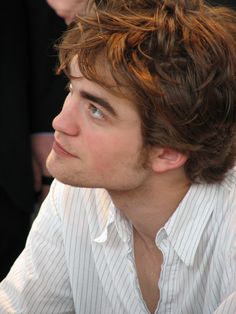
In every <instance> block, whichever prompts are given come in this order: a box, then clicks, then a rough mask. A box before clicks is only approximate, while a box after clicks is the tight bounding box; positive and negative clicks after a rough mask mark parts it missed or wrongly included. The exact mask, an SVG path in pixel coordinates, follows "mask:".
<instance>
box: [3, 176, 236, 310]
mask: <svg viewBox="0 0 236 314" xmlns="http://www.w3.org/2000/svg"><path fill="white" fill-rule="evenodd" d="M156 245H157V246H158V248H159V249H160V250H161V251H162V253H163V265H162V269H161V275H160V279H159V283H157V284H159V288H160V300H159V303H158V306H157V309H156V312H155V313H158V314H169V313H172V314H180V313H183V314H210V313H217V314H219V313H222V314H235V313H236V292H235V291H236V175H235V173H234V172H233V171H231V172H230V173H229V175H228V176H227V178H226V179H225V180H224V181H223V182H222V183H221V184H212V185H192V186H191V188H190V189H189V191H188V193H187V194H186V196H185V197H184V199H183V200H182V202H181V203H180V205H179V206H178V208H177V209H176V211H175V212H174V214H173V215H172V216H171V217H170V219H169V220H168V222H167V223H166V225H165V226H164V227H163V228H162V229H161V230H159V232H158V233H157V235H156ZM0 313H2V314H6V313H30V314H38V313H45V314H51V313H55V314H59V313H77V314H123V313H124V314H126V313H127V314H141V313H142V314H144V313H148V310H147V307H146V305H145V303H144V301H143V299H142V296H141V292H140V288H139V284H138V279H137V274H136V270H135V264H134V258H133V243H132V226H131V225H130V223H129V222H128V221H127V220H126V219H125V218H124V217H123V215H122V214H121V213H120V212H119V211H118V210H116V209H115V207H114V205H113V203H112V201H111V199H110V197H109V195H108V193H107V192H106V191H105V190H102V189H82V188H73V187H69V186H65V185H63V184H61V183H59V182H57V181H54V183H53V184H52V187H51V191H50V193H49V196H48V197H47V199H46V200H45V202H44V204H43V206H42V208H41V210H40V212H39V215H38V217H37V218H36V220H35V222H34V224H33V227H32V229H31V232H30V235H29V237H28V240H27V244H26V248H25V250H24V251H23V252H22V254H21V255H20V256H19V258H18V259H17V261H16V262H15V264H14V266H13V268H12V269H11V272H10V273H9V275H8V276H7V278H6V279H5V280H4V281H3V282H2V283H1V285H0Z"/></svg>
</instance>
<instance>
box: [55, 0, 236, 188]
mask: <svg viewBox="0 0 236 314" xmlns="http://www.w3.org/2000/svg"><path fill="white" fill-rule="evenodd" d="M102 3H103V7H100V8H98V10H97V12H96V15H95V16H94V17H90V18H82V17H78V19H77V21H76V22H75V23H74V24H73V25H72V26H71V28H70V29H69V30H68V32H67V33H66V34H65V37H64V39H63V41H62V43H61V45H60V62H61V65H60V69H63V70H65V71H66V72H67V74H68V75H70V74H69V73H68V65H69V64H70V62H71V60H72V58H73V57H74V56H77V60H78V65H79V68H80V70H81V72H82V73H83V75H84V76H85V77H86V78H88V79H90V80H93V81H96V82H98V83H99V84H101V85H103V86H105V87H106V88H107V87H109V82H106V80H105V79H104V77H103V73H98V72H97V70H96V60H97V56H98V55H101V53H102V55H103V56H105V61H106V64H107V65H108V67H109V71H110V72H111V74H112V76H113V78H114V80H115V81H116V82H117V84H118V85H122V86H126V87H127V88H128V89H129V90H130V91H131V93H132V94H133V95H134V100H133V101H134V102H135V103H136V104H137V108H138V111H139V113H140V117H141V120H142V130H143V139H144V145H145V146H146V147H153V146H155V145H158V146H161V147H170V148H174V149H176V150H178V151H180V152H182V153H185V154H188V156H189V158H188V161H187V162H186V165H185V170H186V173H187V175H188V177H189V178H190V180H191V181H192V182H199V181H205V182H217V181H220V180H222V179H223V177H224V175H225V173H226V172H227V170H228V169H230V168H232V167H233V165H234V163H235V158H236V135H235V133H236V80H235V74H236V14H235V12H234V11H231V10H230V9H226V8H223V7H218V8H213V7H209V6H206V5H205V4H203V3H202V2H201V1H197V0H193V1H187V0H186V1H185V0H179V1H174V0H173V1H172V0H163V1H154V0H143V1H142V0H131V1H129V0H124V1H122V0H119V1H112V0H110V1H109V0H107V1H106V2H105V1H103V2H102ZM131 140H132V139H131Z"/></svg>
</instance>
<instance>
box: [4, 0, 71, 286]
mask: <svg viewBox="0 0 236 314" xmlns="http://www.w3.org/2000/svg"><path fill="white" fill-rule="evenodd" d="M0 28H1V37H0V38H1V49H0V60H1V71H0V95H1V98H0V133H1V144H0V158H1V159H0V221H1V222H0V239H1V240H0V280H1V279H2V278H3V277H4V276H5V275H6V273H7V272H8V271H9V267H10V266H11V264H12V263H13V261H14V260H15V258H16V257H17V256H18V255H19V253H20V252H21V251H22V249H23V247H24V243H25V239H26V236H27V233H28V231H29V228H30V216H31V213H32V211H33V208H34V184H33V173H32V161H31V160H32V159H31V148H30V134H31V133H32V132H51V131H52V128H51V122H52V119H53V117H54V116H55V115H56V114H57V113H58V112H59V111H60V108H61V106H62V104H63V101H64V98H65V88H64V87H65V79H64V78H62V77H56V76H55V73H54V69H55V65H56V62H57V57H56V51H55V50H54V49H53V45H54V43H55V40H56V39H57V38H58V37H60V36H61V34H62V32H63V31H64V30H65V28H66V26H65V24H64V22H63V20H62V19H60V18H59V17H58V16H57V15H56V14H55V13H54V11H53V10H52V9H51V8H50V7H49V6H48V5H47V4H46V1H44V0H43V1H42V0H33V1H32V0H28V1H27V0H20V1H19V0H13V1H3V3H2V4H1V10H0Z"/></svg>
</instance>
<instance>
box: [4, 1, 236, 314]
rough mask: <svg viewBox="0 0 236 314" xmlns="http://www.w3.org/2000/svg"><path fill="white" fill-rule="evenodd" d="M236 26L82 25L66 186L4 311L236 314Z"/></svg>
mask: <svg viewBox="0 0 236 314" xmlns="http://www.w3.org/2000/svg"><path fill="white" fill-rule="evenodd" d="M235 23H236V16H235V13H234V12H232V11H230V10H227V9H223V8H220V9H218V8H217V9H211V8H208V7H207V6H205V5H203V4H201V2H199V1H191V2H187V1H186V2H184V1H174V2H172V1H161V2H155V1H153V2H152V1H138V0H137V1H129V2H127V1H126V3H124V4H123V2H121V3H120V2H117V3H116V1H114V3H113V2H112V1H111V2H109V3H107V4H106V6H105V8H102V7H101V8H100V9H98V10H97V12H96V14H95V17H92V16H91V17H90V18H79V19H78V20H77V21H76V22H75V23H74V24H73V25H71V28H70V30H69V31H68V32H67V34H66V35H65V38H64V40H63V42H62V44H61V46H60V62H61V63H60V64H61V65H60V70H64V71H65V72H66V74H67V75H68V77H69V79H70V85H69V94H68V96H67V98H66V100H65V103H64V107H63V110H62V112H61V113H60V114H59V115H58V116H57V117H56V118H55V120H54V122H53V126H54V129H55V142H54V144H53V149H52V151H51V153H50V156H49V158H48V161H47V165H48V169H49V170H50V172H51V174H52V175H53V176H55V177H56V179H57V180H55V181H54V183H53V185H52V187H51V191H50V193H49V196H48V197H47V199H46V200H45V202H44V204H43V206H42V208H41V210H40V213H39V215H38V217H37V219H36V221H35V222H34V225H33V227H32V230H31V232H30V235H29V237H28V241H27V245H26V248H25V250H24V251H23V252H22V254H21V255H20V257H19V258H18V259H17V261H16V262H15V264H14V266H13V267H12V269H11V271H10V273H9V275H8V276H7V277H6V279H5V280H4V281H3V282H2V283H1V286H0V312H1V313H47V314H49V313H57V314H58V313H89V314H90V313H92V314H95V313H102V314H106V313H107V314H108V313H109V314H110V313H115V314H120V313H132V314H138V313H186V314H189V313H201V314H202V313H204V314H208V313H217V314H219V313H228V314H233V313H235V312H236V293H235V289H236V278H235V275H236V263H235V259H236V246H235V237H236V211H235V209H236V184H235V183H236V174H235V170H234V169H233V166H234V164H235V158H236V156H235V155H236V148H235V145H236V101H235V100H236V86H235V85H236V82H235V71H236V56H235V49H236V39H235V25H236V24H235Z"/></svg>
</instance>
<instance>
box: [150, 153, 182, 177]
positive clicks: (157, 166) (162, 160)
mask: <svg viewBox="0 0 236 314" xmlns="http://www.w3.org/2000/svg"><path fill="white" fill-rule="evenodd" d="M187 159H188V156H187V155H185V154H183V153H180V152H178V151H177V150H174V149H171V148H154V149H153V151H152V152H151V158H150V163H151V166H152V169H153V170H154V171H155V172H158V173H163V172H166V171H169V170H174V169H178V168H180V167H182V166H183V165H184V164H185V162H186V160H187Z"/></svg>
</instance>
